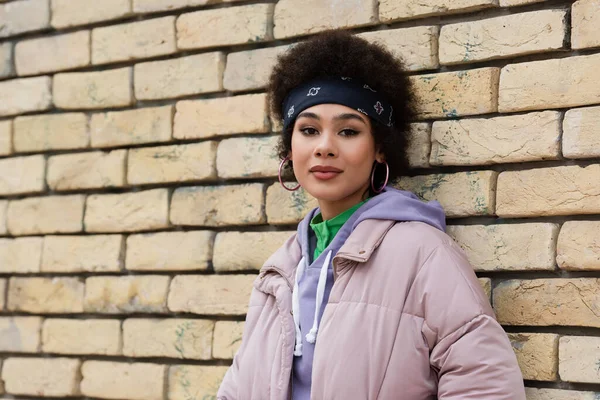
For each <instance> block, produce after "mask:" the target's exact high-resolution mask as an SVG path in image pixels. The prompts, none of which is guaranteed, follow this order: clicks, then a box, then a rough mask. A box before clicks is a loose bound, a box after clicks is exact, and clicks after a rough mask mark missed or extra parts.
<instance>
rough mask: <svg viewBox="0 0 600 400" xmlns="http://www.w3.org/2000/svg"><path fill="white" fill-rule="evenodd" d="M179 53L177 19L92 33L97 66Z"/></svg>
mask: <svg viewBox="0 0 600 400" xmlns="http://www.w3.org/2000/svg"><path fill="white" fill-rule="evenodd" d="M175 51H176V46H175V17H163V18H156V19H151V20H148V21H141V22H133V23H130V24H122V25H113V26H108V27H105V28H96V29H94V30H93V31H92V63H94V64H105V63H110V62H116V61H125V60H135V59H139V58H148V57H152V56H160V55H165V54H171V53H174V52H175Z"/></svg>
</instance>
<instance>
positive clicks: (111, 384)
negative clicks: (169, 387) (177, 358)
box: [81, 361, 167, 400]
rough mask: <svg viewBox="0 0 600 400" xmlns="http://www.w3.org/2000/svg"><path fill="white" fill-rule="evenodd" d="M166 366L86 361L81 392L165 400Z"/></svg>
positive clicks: (108, 397)
mask: <svg viewBox="0 0 600 400" xmlns="http://www.w3.org/2000/svg"><path fill="white" fill-rule="evenodd" d="M166 368H167V367H166V366H165V365H159V364H150V363H131V364H127V363H119V362H112V361H85V362H84V363H83V366H82V367H81V374H82V375H83V380H82V381H81V392H82V393H83V395H84V396H89V397H101V398H103V399H130V400H163V399H164V397H163V393H164V390H165V377H166V372H167V371H166Z"/></svg>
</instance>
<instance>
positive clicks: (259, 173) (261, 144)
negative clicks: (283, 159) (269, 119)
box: [217, 136, 279, 179]
mask: <svg viewBox="0 0 600 400" xmlns="http://www.w3.org/2000/svg"><path fill="white" fill-rule="evenodd" d="M278 142H279V136H271V137H266V138H234V139H226V140H223V141H221V142H220V143H219V149H218V151H217V170H218V173H219V178H226V179H227V178H229V179H231V178H264V177H275V176H277V173H278V166H279V157H278V155H277V143H278ZM234 160H236V162H234Z"/></svg>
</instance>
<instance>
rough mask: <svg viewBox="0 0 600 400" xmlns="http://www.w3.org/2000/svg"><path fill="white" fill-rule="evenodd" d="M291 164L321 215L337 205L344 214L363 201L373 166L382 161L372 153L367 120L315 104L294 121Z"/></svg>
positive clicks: (347, 110) (342, 108) (336, 106)
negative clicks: (314, 200)
mask: <svg viewBox="0 0 600 400" xmlns="http://www.w3.org/2000/svg"><path fill="white" fill-rule="evenodd" d="M291 159H292V161H293V163H294V174H295V175H296V179H297V180H298V183H300V184H301V185H302V187H303V188H304V189H305V190H306V191H307V192H308V193H310V194H311V195H312V196H313V197H315V198H316V199H317V200H319V203H320V205H321V208H322V209H323V208H324V205H326V204H329V205H331V206H333V207H334V208H336V207H335V204H332V203H339V207H341V211H344V210H345V209H346V208H349V207H352V206H353V205H354V204H357V203H359V202H360V201H361V200H362V196H363V194H364V192H365V191H366V190H367V188H368V187H369V185H370V184H371V181H370V179H371V169H372V167H373V162H374V161H375V159H377V160H378V161H379V162H381V161H383V156H382V154H378V153H377V152H376V150H375V141H374V139H373V134H372V133H371V122H370V120H369V117H368V116H366V115H364V114H362V113H360V112H358V111H356V110H354V109H352V108H349V107H346V106H343V105H339V104H319V105H316V106H313V107H310V108H307V109H306V110H304V111H302V112H301V113H300V114H299V115H298V117H297V119H296V122H295V124H294V131H293V133H292V153H291ZM323 203H325V204H323ZM323 211H324V210H323ZM341 211H340V212H341ZM324 216H325V213H324Z"/></svg>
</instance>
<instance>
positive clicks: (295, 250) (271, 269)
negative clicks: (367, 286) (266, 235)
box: [255, 219, 396, 290]
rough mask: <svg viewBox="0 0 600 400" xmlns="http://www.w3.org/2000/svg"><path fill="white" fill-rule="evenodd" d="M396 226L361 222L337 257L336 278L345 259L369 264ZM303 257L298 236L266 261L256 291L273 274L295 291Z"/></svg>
mask: <svg viewBox="0 0 600 400" xmlns="http://www.w3.org/2000/svg"><path fill="white" fill-rule="evenodd" d="M395 223H396V221H392V220H381V219H367V220H364V221H361V222H360V223H359V224H358V225H357V226H356V228H354V230H353V231H352V233H351V234H350V236H349V237H348V239H347V240H346V242H345V243H344V244H343V245H342V247H341V248H340V250H339V251H338V253H337V255H336V256H335V257H334V258H333V260H334V263H333V266H334V276H337V274H338V273H339V271H336V263H338V264H345V263H344V260H348V261H354V262H359V263H365V262H367V261H368V260H369V258H370V257H371V255H372V254H373V252H374V251H375V250H376V249H377V247H378V246H379V245H380V244H381V241H382V240H383V238H384V237H385V234H386V233H387V231H389V230H390V229H391V228H392V226H394V224H395ZM301 257H302V249H301V247H300V243H298V238H297V235H294V236H292V237H291V238H290V239H289V240H288V241H287V242H286V243H285V244H284V245H283V246H282V247H280V248H279V249H278V250H277V251H276V252H275V253H273V255H271V257H269V258H268V259H267V261H265V263H264V264H263V266H262V267H261V269H260V273H259V276H258V280H257V284H256V285H255V286H256V288H257V289H261V288H264V286H265V285H266V282H265V281H267V279H266V277H267V276H268V275H269V274H273V273H276V274H279V275H281V276H282V277H283V278H284V279H285V281H286V283H287V284H288V286H289V287H290V290H291V289H292V288H293V287H294V279H295V275H296V268H297V266H298V262H299V261H300V258H301Z"/></svg>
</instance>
